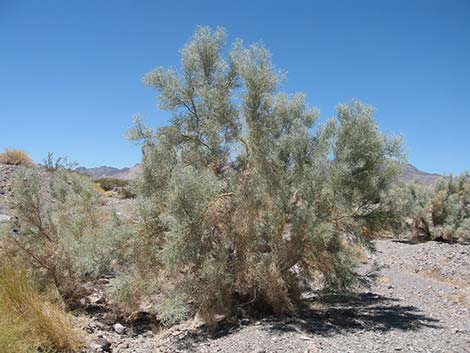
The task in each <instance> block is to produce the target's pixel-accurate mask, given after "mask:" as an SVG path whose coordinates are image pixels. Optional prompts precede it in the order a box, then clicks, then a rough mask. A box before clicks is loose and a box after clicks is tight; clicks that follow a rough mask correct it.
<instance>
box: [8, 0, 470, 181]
mask: <svg viewBox="0 0 470 353" xmlns="http://www.w3.org/2000/svg"><path fill="white" fill-rule="evenodd" d="M197 25H210V26H213V27H215V26H218V25H220V26H223V27H225V28H226V30H227V33H228V36H229V37H228V39H229V41H231V40H233V39H235V38H242V39H244V40H245V42H252V41H262V42H263V43H264V44H265V45H266V46H267V47H268V48H269V49H270V50H271V52H272V54H273V61H274V63H275V64H276V66H277V67H278V68H281V69H284V70H286V71H287V73H288V79H287V82H286V83H285V84H284V85H283V87H282V89H283V90H285V91H287V92H295V91H303V92H305V93H307V95H308V101H309V103H310V104H312V105H315V106H317V107H319V108H320V111H321V118H322V119H325V118H327V117H329V116H331V115H332V114H333V113H334V107H335V105H336V104H337V103H339V102H344V101H348V100H350V99H352V98H358V99H361V100H362V101H364V102H366V103H368V104H371V105H373V106H375V107H376V109H377V110H376V119H377V121H378V123H379V125H380V128H381V129H382V130H383V131H387V132H389V133H401V134H403V136H404V139H405V150H406V151H407V152H408V157H409V161H410V162H411V163H412V164H414V165H415V166H416V167H418V168H419V169H422V170H425V171H429V172H439V173H460V172H462V171H464V170H467V169H470V1H468V0H460V1H459V0H440V1H432V0H403V1H400V0H382V1H379V0H330V1H327V0H324V1H296V0H289V1H274V0H271V1H255V0H249V1H245V0H231V1H223V0H214V1H196V0H193V1H183V0H178V1H156V0H155V1H143V0H141V1H131V0H127V1H124V0H123V1H119V0H114V1H111V0H109V1H105V0H93V1H92V0H67V1H63V0H56V1H51V0H35V1H34V0H31V1H26V0H0V80H1V81H0V149H3V148H4V147H12V148H21V149H25V150H26V151H27V152H28V153H29V154H30V155H31V156H32V157H33V159H35V160H36V161H39V162H40V161H42V159H43V158H44V157H45V156H46V154H47V152H48V151H53V152H55V153H56V154H57V155H61V156H69V158H70V159H72V160H75V161H77V162H79V163H80V164H81V165H85V166H87V167H93V166H99V165H111V166H116V167H124V166H131V165H133V164H135V163H136V162H138V161H139V159H140V148H139V147H137V146H135V145H133V144H131V143H130V142H128V141H126V140H125V138H124V133H125V131H126V129H127V128H128V127H129V126H130V125H131V118H132V116H133V115H134V114H137V113H139V114H141V115H142V116H143V117H144V118H145V121H146V122H148V123H149V124H150V125H152V126H161V125H163V124H165V121H166V118H167V115H166V114H164V113H162V112H159V111H158V110H157V109H156V106H155V104H156V101H155V92H153V91H152V90H150V89H148V88H146V87H144V86H143V85H142V83H141V77H142V75H143V74H144V73H146V72H148V71H150V70H151V69H153V68H154V67H156V66H159V65H163V66H167V65H174V66H178V65H179V55H178V50H179V49H180V48H181V47H182V46H183V44H184V43H185V42H186V41H187V40H188V38H189V37H190V36H191V34H192V32H193V30H194V28H195V26H197Z"/></svg>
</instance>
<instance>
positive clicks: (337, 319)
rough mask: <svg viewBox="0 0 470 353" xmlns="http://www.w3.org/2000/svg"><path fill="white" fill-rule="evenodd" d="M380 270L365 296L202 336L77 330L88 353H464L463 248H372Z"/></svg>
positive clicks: (197, 327)
mask: <svg viewBox="0 0 470 353" xmlns="http://www.w3.org/2000/svg"><path fill="white" fill-rule="evenodd" d="M376 245H377V252H376V253H374V254H373V255H371V256H369V262H372V261H374V260H375V261H377V263H378V264H379V265H380V266H382V270H381V276H380V277H379V279H378V281H377V282H376V283H375V284H374V285H373V286H372V287H371V288H369V289H368V290H364V291H362V292H360V293H358V294H357V295H356V296H351V297H348V298H333V299H334V300H331V301H330V302H329V303H325V302H318V301H316V300H312V302H311V303H310V304H309V305H308V306H307V307H306V308H305V309H304V310H302V311H301V312H299V313H298V314H297V315H293V316H289V317H268V318H264V319H260V320H257V319H244V320H241V322H236V323H224V324H222V325H221V328H220V329H219V330H217V331H216V332H215V333H212V334H208V333H207V330H205V328H204V326H201V324H200V323H198V322H197V321H192V322H188V323H185V324H182V325H179V326H177V327H174V328H172V329H170V330H166V331H158V330H157V328H155V327H152V326H151V325H147V326H146V325H145V322H142V323H141V324H140V325H138V326H137V328H136V327H130V326H127V325H126V324H125V323H121V322H116V320H115V319H114V318H110V317H109V316H108V317H107V315H106V313H99V314H97V315H95V316H94V317H93V316H92V317H91V318H90V317H88V318H86V320H85V321H84V322H83V327H84V328H85V329H86V330H87V331H88V332H89V338H90V341H91V342H92V345H91V347H92V348H91V349H90V350H89V352H96V351H109V352H129V353H131V352H133V353H151V352H152V353H153V352H259V353H261V352H266V353H267V352H310V353H313V352H317V353H320V352H328V353H335V352H337V353H340V352H341V353H353V352H355V353H366V352H374V353H376V352H432V353H437V352H442V353H444V352H445V353H451V352H454V353H465V352H470V246H468V245H462V244H444V243H436V242H429V243H425V244H416V245H412V244H407V243H403V242H396V241H392V240H380V241H377V243H376Z"/></svg>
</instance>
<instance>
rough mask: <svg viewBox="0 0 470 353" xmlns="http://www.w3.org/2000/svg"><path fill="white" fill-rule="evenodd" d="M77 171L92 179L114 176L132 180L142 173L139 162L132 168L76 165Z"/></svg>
mask: <svg viewBox="0 0 470 353" xmlns="http://www.w3.org/2000/svg"><path fill="white" fill-rule="evenodd" d="M76 171H77V172H80V173H82V174H85V175H88V176H89V177H90V178H92V179H101V178H116V179H123V180H132V179H136V178H138V177H139V175H140V174H142V168H141V166H140V164H136V165H135V166H133V167H132V168H121V169H119V168H114V167H108V166H101V167H95V168H85V167H78V168H77V169H76Z"/></svg>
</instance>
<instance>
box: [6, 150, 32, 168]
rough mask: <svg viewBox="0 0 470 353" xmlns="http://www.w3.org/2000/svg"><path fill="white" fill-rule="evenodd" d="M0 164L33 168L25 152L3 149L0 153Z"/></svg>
mask: <svg viewBox="0 0 470 353" xmlns="http://www.w3.org/2000/svg"><path fill="white" fill-rule="evenodd" d="M0 164H10V165H24V166H33V165H34V162H33V160H32V159H31V157H29V156H28V154H27V153H26V152H25V151H22V150H13V149H9V148H5V150H4V151H3V152H2V153H0Z"/></svg>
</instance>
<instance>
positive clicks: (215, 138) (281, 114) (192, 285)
mask: <svg viewBox="0 0 470 353" xmlns="http://www.w3.org/2000/svg"><path fill="white" fill-rule="evenodd" d="M282 80H283V75H282V74H281V72H279V71H278V70H277V69H276V68H275V67H274V66H273V64H272V62H271V56H270V53H269V51H268V50H267V49H265V48H264V47H262V46H261V45H257V44H255V45H250V46H248V47H247V46H244V45H243V43H242V42H241V41H236V42H235V43H234V44H233V46H232V48H231V49H230V50H229V51H228V52H226V48H225V33H224V31H223V30H222V29H220V28H219V29H217V30H215V31H211V29H209V28H206V27H199V28H198V29H197V30H196V32H195V34H194V36H193V38H192V39H191V41H190V42H189V43H188V44H186V46H185V47H184V48H183V49H182V51H181V71H177V70H176V69H173V68H170V69H163V68H157V69H156V70H154V71H152V72H151V73H149V74H147V75H146V76H145V78H144V82H145V83H146V84H147V85H148V86H150V87H152V88H154V89H155V90H156V91H157V93H158V96H157V98H158V105H159V108H160V109H162V110H166V111H169V112H171V113H172V117H171V120H170V123H169V125H167V126H165V127H162V128H159V129H157V130H156V131H153V130H151V129H149V128H147V127H146V126H144V124H143V123H142V121H141V120H140V119H139V118H137V119H136V125H135V127H134V128H133V129H132V130H131V131H130V137H131V139H134V140H136V141H141V142H142V144H143V147H142V150H143V161H142V162H143V178H142V183H141V186H140V195H141V198H143V199H147V201H146V202H147V203H148V204H151V205H152V208H151V211H150V213H149V212H148V211H147V212H146V214H145V216H143V217H142V218H141V225H140V226H141V229H142V230H146V229H147V230H148V231H147V232H146V231H142V232H141V237H142V238H144V239H151V241H152V243H153V244H154V245H155V246H156V252H157V253H158V256H157V258H158V259H159V260H158V261H157V263H158V264H157V263H155V271H160V272H162V273H164V274H165V275H166V276H167V277H168V279H169V280H171V281H172V283H176V284H177V285H176V289H177V290H179V294H180V295H181V296H182V297H185V298H187V299H190V300H191V301H192V303H193V307H194V308H195V309H196V310H197V311H199V312H200V313H201V314H203V315H205V316H207V317H212V316H213V315H215V314H220V313H230V312H231V311H233V309H234V308H235V307H236V306H237V305H241V306H244V307H246V305H248V304H250V305H252V306H255V307H257V308H261V309H267V310H274V311H277V312H283V311H289V310H292V309H293V308H294V307H295V304H296V302H297V300H298V298H299V294H300V291H301V283H302V281H303V280H304V279H323V281H324V283H325V285H326V287H327V288H329V289H331V290H342V289H346V288H348V287H350V286H351V285H353V284H354V283H356V280H357V278H358V277H357V276H356V275H355V272H354V266H355V262H354V258H353V257H352V256H351V253H350V249H351V245H352V244H354V243H357V242H360V243H364V244H368V241H369V240H370V239H371V238H372V237H374V235H375V234H377V233H378V232H380V231H382V230H383V229H384V228H386V227H387V226H389V225H390V222H389V220H390V218H391V217H393V216H394V214H393V212H394V211H393V207H392V205H391V203H390V200H388V199H387V198H386V197H385V195H386V192H387V190H388V189H389V188H390V186H391V183H392V182H393V180H394V178H395V177H396V174H397V172H398V163H397V161H399V160H401V158H402V155H401V144H400V141H399V139H395V138H394V139H389V138H387V137H386V136H385V135H383V134H381V133H380V132H379V131H378V129H377V126H376V124H375V122H374V119H373V109H372V108H371V107H369V106H366V105H364V104H362V103H360V102H359V101H353V102H351V103H348V104H341V105H339V106H338V107H337V118H332V119H330V120H329V121H328V122H326V123H325V124H323V125H321V126H314V124H315V122H316V121H317V118H318V115H319V114H318V111H317V110H316V109H312V108H310V107H308V105H307V103H306V101H305V96H304V95H303V94H293V95H288V94H286V93H283V92H280V91H279V85H280V83H281V82H282Z"/></svg>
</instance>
